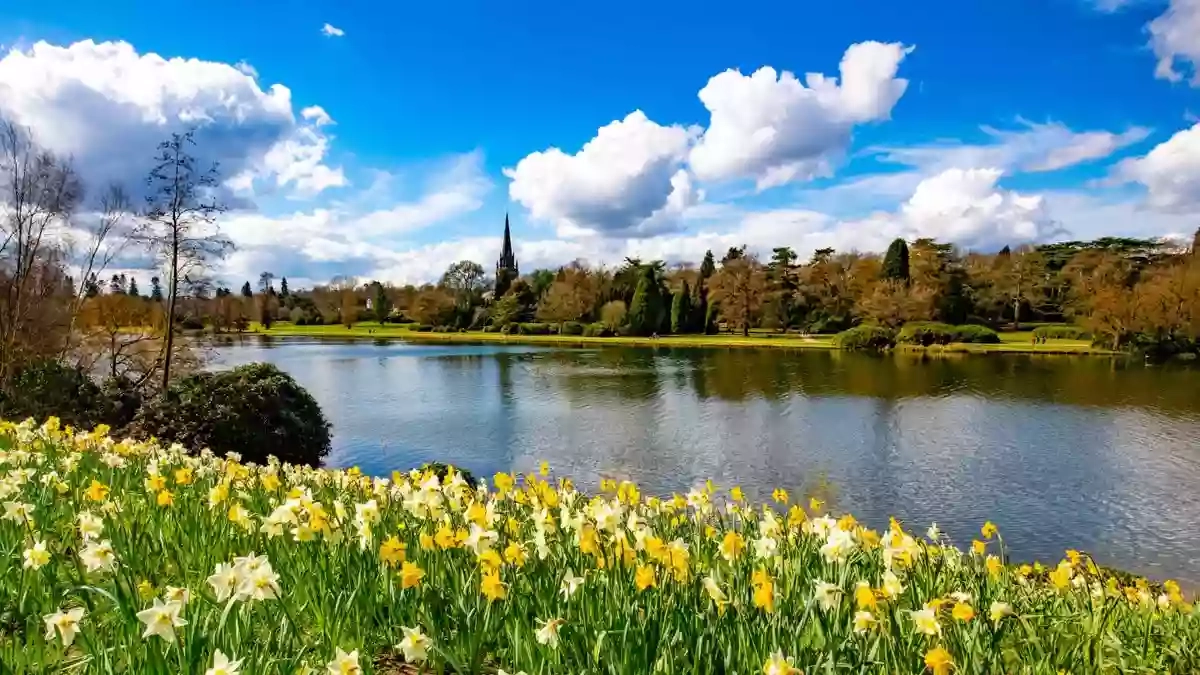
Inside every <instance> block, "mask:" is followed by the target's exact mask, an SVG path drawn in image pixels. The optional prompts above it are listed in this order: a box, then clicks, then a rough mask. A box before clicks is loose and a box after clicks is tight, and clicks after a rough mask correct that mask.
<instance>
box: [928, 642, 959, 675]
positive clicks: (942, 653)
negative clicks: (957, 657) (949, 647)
mask: <svg viewBox="0 0 1200 675" xmlns="http://www.w3.org/2000/svg"><path fill="white" fill-rule="evenodd" d="M925 667H926V668H928V669H929V670H930V671H932V672H933V675H947V674H948V673H950V671H951V670H953V668H954V661H953V659H951V658H950V652H948V651H946V650H945V649H944V648H942V647H934V648H933V649H930V650H929V651H927V652H925Z"/></svg>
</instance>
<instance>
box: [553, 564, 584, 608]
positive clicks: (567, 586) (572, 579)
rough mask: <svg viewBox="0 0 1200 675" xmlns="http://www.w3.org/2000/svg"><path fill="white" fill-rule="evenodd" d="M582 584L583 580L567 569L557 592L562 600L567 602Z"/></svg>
mask: <svg viewBox="0 0 1200 675" xmlns="http://www.w3.org/2000/svg"><path fill="white" fill-rule="evenodd" d="M583 582H584V578H583V577H577V576H575V572H574V571H573V570H572V569H571V568H569V567H568V568H567V572H566V574H564V575H563V579H562V583H561V584H559V588H558V592H559V594H560V595H562V596H563V599H564V600H568V599H570V597H571V596H572V595H575V591H577V590H579V587H580V586H582V585H583Z"/></svg>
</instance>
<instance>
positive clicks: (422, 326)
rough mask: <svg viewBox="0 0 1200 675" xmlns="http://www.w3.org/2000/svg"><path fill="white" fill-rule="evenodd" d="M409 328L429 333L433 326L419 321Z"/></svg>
mask: <svg viewBox="0 0 1200 675" xmlns="http://www.w3.org/2000/svg"><path fill="white" fill-rule="evenodd" d="M411 330H415V331H417V332H418V333H429V332H432V331H433V326H430V325H429V324H427V323H419V324H417V325H415V326H413V327H412V329H411Z"/></svg>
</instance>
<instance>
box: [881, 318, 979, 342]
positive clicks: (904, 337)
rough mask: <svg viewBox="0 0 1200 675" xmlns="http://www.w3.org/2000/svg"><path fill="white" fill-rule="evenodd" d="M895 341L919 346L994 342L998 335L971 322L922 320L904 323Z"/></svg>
mask: <svg viewBox="0 0 1200 675" xmlns="http://www.w3.org/2000/svg"><path fill="white" fill-rule="evenodd" d="M896 342H898V343H900V344H907V345H918V346H921V347H928V346H930V345H948V344H950V343H952V342H973V343H978V344H996V343H998V342H1000V336H999V335H997V334H996V331H994V330H992V329H991V328H988V327H987V326H976V325H971V324H968V325H963V326H951V325H949V324H945V323H936V322H924V321H922V322H914V323H906V324H904V327H902V328H901V329H900V332H899V333H897V334H896Z"/></svg>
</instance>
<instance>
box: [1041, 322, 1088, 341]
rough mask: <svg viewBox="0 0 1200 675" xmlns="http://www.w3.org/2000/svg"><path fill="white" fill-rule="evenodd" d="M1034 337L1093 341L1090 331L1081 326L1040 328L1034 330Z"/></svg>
mask: <svg viewBox="0 0 1200 675" xmlns="http://www.w3.org/2000/svg"><path fill="white" fill-rule="evenodd" d="M1033 335H1034V337H1038V338H1043V339H1046V340H1091V339H1092V334H1091V332H1090V331H1088V330H1087V329H1084V328H1080V327H1079V326H1068V325H1065V324H1064V325H1054V326H1038V327H1037V328H1035V329H1034V330H1033Z"/></svg>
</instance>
